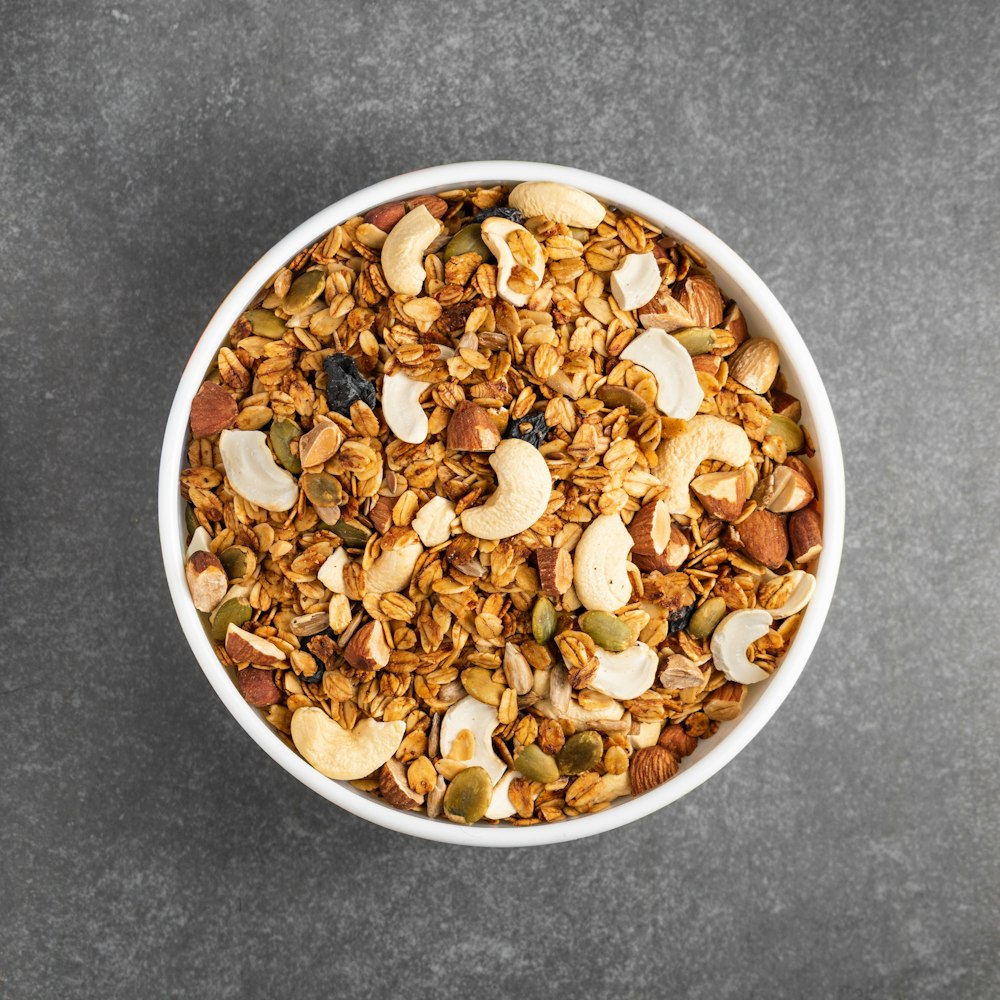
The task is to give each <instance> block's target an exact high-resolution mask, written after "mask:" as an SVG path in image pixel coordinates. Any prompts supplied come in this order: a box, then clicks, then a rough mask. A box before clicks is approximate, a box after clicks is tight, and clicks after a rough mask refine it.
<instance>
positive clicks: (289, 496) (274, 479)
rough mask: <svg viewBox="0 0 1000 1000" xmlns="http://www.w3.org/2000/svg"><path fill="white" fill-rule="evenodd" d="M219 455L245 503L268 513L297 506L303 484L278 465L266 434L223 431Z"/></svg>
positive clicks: (228, 476) (227, 474) (234, 488)
mask: <svg viewBox="0 0 1000 1000" xmlns="http://www.w3.org/2000/svg"><path fill="white" fill-rule="evenodd" d="M219 453H220V454H221V455H222V464H223V465H224V466H225V469H226V478H227V479H228V480H229V485H230V486H231V487H232V488H233V490H234V491H235V492H236V493H238V494H239V495H240V496H241V497H243V499H244V500H247V501H249V502H250V503H252V504H254V505H255V506H257V507H263V508H264V510H274V511H285V510H291V509H292V508H293V507H294V506H295V502H296V501H297V500H298V498H299V485H298V483H297V482H296V481H295V480H294V479H293V478H292V476H290V475H289V474H288V473H287V472H285V470H284V469H281V468H279V467H278V466H277V465H276V464H275V461H274V458H273V457H272V456H271V451H270V449H269V448H268V447H267V438H266V437H265V436H264V434H263V432H262V431H230V430H225V431H223V432H222V434H221V435H220V436H219Z"/></svg>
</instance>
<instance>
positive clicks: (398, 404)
mask: <svg viewBox="0 0 1000 1000" xmlns="http://www.w3.org/2000/svg"><path fill="white" fill-rule="evenodd" d="M428 387H429V386H428V383H427V382H418V381H417V380H416V379H415V378H410V376H409V375H407V374H406V373H405V372H396V373H394V374H392V375H386V376H385V378H384V379H382V416H384V417H385V422H386V423H387V424H388V425H389V430H391V431H392V433H393V434H395V435H396V437H398V438H399V440H400V441H406V442H407V444H423V442H424V441H425V440H426V439H427V427H428V424H427V413H426V412H425V411H424V408H423V407H422V406H421V405H420V394H421V393H422V392H423V391H424V390H425V389H427V388H428Z"/></svg>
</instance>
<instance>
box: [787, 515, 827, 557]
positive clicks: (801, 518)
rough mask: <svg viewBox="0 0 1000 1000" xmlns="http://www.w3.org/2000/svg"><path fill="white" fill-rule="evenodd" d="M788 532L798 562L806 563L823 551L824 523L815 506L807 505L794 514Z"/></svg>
mask: <svg viewBox="0 0 1000 1000" xmlns="http://www.w3.org/2000/svg"><path fill="white" fill-rule="evenodd" d="M788 534H789V537H790V538H791V542H792V555H793V556H794V558H795V561H796V562H797V563H801V564H802V565H805V564H806V563H809V562H812V561H813V559H815V558H816V557H817V556H818V555H819V554H820V552H822V551H823V525H822V521H821V520H820V516H819V511H818V510H816V508H815V507H806V508H804V509H803V510H797V511H796V512H795V513H794V514H792V516H791V518H790V520H789V522H788Z"/></svg>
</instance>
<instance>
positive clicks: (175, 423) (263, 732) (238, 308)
mask: <svg viewBox="0 0 1000 1000" xmlns="http://www.w3.org/2000/svg"><path fill="white" fill-rule="evenodd" d="M518 181H557V182H561V183H564V184H569V185H573V186H575V187H579V188H582V189H584V190H586V191H591V192H593V193H594V194H596V195H598V196H599V197H600V198H601V199H602V200H604V201H606V202H607V203H609V204H620V205H624V206H627V207H628V208H629V209H630V210H632V211H634V212H636V213H638V214H640V215H642V216H643V217H645V218H648V219H649V220H650V221H652V222H654V223H655V224H656V225H658V226H661V227H662V228H664V229H666V230H669V231H670V233H671V234H672V235H674V236H676V237H679V238H680V239H681V240H682V241H683V242H685V243H688V244H690V245H691V246H692V247H694V248H696V249H697V250H698V251H699V252H700V253H703V254H704V255H705V256H706V257H707V258H709V259H710V260H711V262H712V269H713V273H714V274H716V275H717V276H719V277H724V279H725V280H724V281H723V282H722V283H723V284H727V285H729V286H735V287H738V289H739V294H740V295H741V296H742V297H743V299H742V300H741V302H742V301H745V302H751V301H752V302H753V304H754V305H755V307H756V308H757V309H758V310H759V311H760V312H761V313H762V314H763V316H764V317H765V319H766V322H767V324H768V326H769V327H770V330H771V331H772V335H774V336H775V339H776V340H777V341H778V343H779V345H780V347H781V350H782V352H783V355H785V356H787V358H788V359H789V360H790V361H791V367H792V369H793V370H794V372H795V375H796V376H797V378H798V381H799V382H800V383H801V385H802V389H803V399H804V400H805V401H807V405H808V409H809V412H810V418H811V424H810V433H811V435H812V438H813V441H814V444H815V446H816V453H817V455H818V456H819V457H820V465H821V471H822V480H823V493H822V497H823V520H824V525H823V533H824V541H823V551H822V553H821V555H820V557H819V563H818V565H817V567H816V570H815V576H816V590H815V592H814V595H813V598H812V600H811V602H810V604H809V606H808V608H807V609H806V613H805V615H804V616H803V620H802V623H801V625H800V627H799V630H798V633H797V634H796V636H795V640H794V642H793V643H792V645H791V648H790V649H789V651H788V653H787V654H786V655H785V657H784V659H783V661H782V663H781V669H780V670H778V671H777V672H776V673H775V674H774V675H773V676H772V677H771V678H770V679H769V680H768V681H766V682H765V683H766V688H765V689H764V690H763V691H762V692H761V694H760V696H759V698H758V700H757V701H756V702H755V703H754V704H753V705H752V706H750V708H749V709H747V710H746V711H745V712H744V713H743V715H742V716H741V717H740V719H739V720H737V722H736V723H735V724H732V725H733V728H732V729H731V730H730V731H729V732H728V733H727V734H726V736H725V739H724V740H723V739H721V738H720V742H719V743H718V744H716V745H714V746H713V747H712V748H711V749H710V750H709V751H708V752H707V753H706V754H705V756H704V757H702V758H701V759H699V760H697V761H694V762H691V763H689V765H688V766H687V767H684V768H682V769H681V770H680V772H679V773H678V774H677V776H676V777H675V778H673V779H672V780H671V781H669V782H667V783H666V784H663V785H660V786H659V787H657V788H654V789H652V790H651V791H649V792H647V793H646V794H644V795H642V796H639V797H637V798H633V799H628V800H624V801H622V800H619V801H618V802H617V803H615V804H614V805H613V806H612V807H611V808H608V809H605V810H603V811H601V812H598V813H596V814H586V815H583V816H578V817H573V818H572V819H570V820H566V821H563V822H558V823H540V824H537V825H534V826H523V827H515V826H509V825H496V826H489V825H478V824H477V825H474V826H469V827H466V826H459V825H457V824H454V823H450V822H448V821H447V820H443V819H430V818H428V817H427V816H426V815H421V814H417V813H411V812H404V811H402V810H399V809H395V808H394V807H392V806H389V805H386V804H385V803H383V802H382V801H381V800H379V799H376V798H375V797H374V796H371V795H369V794H368V793H364V792H359V791H358V790H357V789H355V788H353V787H351V786H350V785H349V784H347V783H346V782H338V781H333V780H332V779H330V778H327V777H326V776H325V775H322V774H320V773H319V771H317V770H315V769H314V768H313V767H312V766H311V765H310V764H308V763H307V762H306V761H305V760H304V759H303V758H302V757H300V756H299V755H298V754H297V753H295V751H293V750H292V749H291V748H290V747H289V746H288V745H286V743H285V742H284V741H283V740H282V738H281V737H280V736H279V735H278V734H277V733H276V732H275V731H274V730H273V729H272V728H271V727H270V725H269V724H268V723H267V722H265V720H264V718H263V716H262V715H261V714H260V713H259V711H258V710H257V709H255V708H253V707H252V706H250V705H249V704H248V703H247V702H246V701H244V700H243V698H242V696H241V695H240V694H239V692H238V691H237V688H236V685H235V684H233V682H232V680H231V678H230V676H229V674H228V673H227V671H226V669H225V667H223V665H222V664H221V663H220V661H219V660H218V658H217V657H216V655H215V651H214V649H213V648H212V645H211V643H210V642H209V639H208V636H207V634H206V632H205V630H204V626H203V624H202V621H201V619H200V617H199V614H198V612H197V611H196V610H195V608H194V605H193V604H192V602H191V599H190V595H189V593H188V589H187V584H186V581H185V576H184V551H185V548H186V542H185V530H184V519H183V508H182V504H181V501H180V493H179V490H178V488H177V476H178V473H179V471H180V469H181V468H182V467H183V465H184V459H185V449H186V439H187V431H188V427H187V421H188V414H189V412H190V406H191V400H192V398H193V397H194V394H195V393H196V392H197V389H198V387H199V386H200V385H201V382H202V381H203V376H204V373H205V372H206V371H208V369H209V368H210V366H211V364H212V362H213V360H214V358H215V354H216V352H217V351H218V348H219V345H220V344H221V343H222V341H223V339H224V337H225V335H226V333H227V332H228V331H229V329H230V328H231V327H232V325H233V323H235V321H236V319H237V318H238V316H239V314H240V313H241V312H242V311H243V310H244V309H245V308H246V304H247V303H248V302H249V301H250V300H251V298H252V297H253V296H254V295H255V294H256V293H257V292H258V290H259V289H260V288H261V286H263V285H264V283H265V282H266V281H267V280H268V278H270V277H271V276H272V275H273V274H274V273H275V272H276V271H277V270H278V269H279V268H280V267H282V266H283V265H284V264H285V263H287V261H289V260H290V259H291V258H292V257H293V256H294V255H295V254H296V253H297V252H298V251H299V250H301V249H302V247H304V246H307V245H309V244H310V243H313V242H315V241H316V239H318V238H319V237H320V236H321V235H322V234H323V233H325V232H327V231H328V230H329V229H331V228H332V227H333V226H335V225H336V224H338V223H339V222H342V221H343V220H345V219H348V218H351V217H352V216H354V215H358V214H361V213H363V212H365V211H367V210H368V209H369V208H371V207H373V206H375V205H379V204H382V203H383V202H387V201H394V200H399V199H401V198H404V197H407V196H415V195H417V194H421V193H427V192H433V191H444V190H449V189H452V188H456V187H465V186H468V185H471V184H489V183H497V182H505V183H511V182H518ZM158 520H159V531H160V547H161V552H162V556H163V564H164V570H165V573H166V577H167V584H168V587H169V590H170V595H171V598H172V601H173V605H174V611H175V612H176V614H177V618H178V621H179V622H180V625H181V629H182V630H183V632H184V636H185V638H186V639H187V642H188V645H189V646H190V648H191V650H192V652H193V653H194V655H195V658H196V659H197V661H198V663H199V665H200V666H201V669H202V671H203V672H204V674H205V676H206V677H207V679H208V681H209V683H210V684H211V686H212V688H213V689H214V690H215V693H216V694H217V695H218V697H219V699H220V700H221V701H222V703H223V705H225V707H226V708H227V709H228V710H229V712H230V714H231V715H232V716H233V717H234V718H235V719H236V721H237V722H238V723H239V725H240V726H241V727H242V728H243V729H244V730H245V731H246V732H247V734H248V735H249V736H250V737H251V738H252V739H253V740H254V742H255V743H257V744H258V745H259V746H260V747H261V748H262V749H263V750H264V751H265V752H266V753H267V754H268V755H269V756H270V757H271V758H272V759H273V760H274V761H275V762H277V763H278V764H279V765H280V766H281V767H282V768H284V769H285V770H286V771H288V772H289V773H290V774H291V775H292V776H293V777H295V778H297V779H298V780H299V781H301V782H302V783H303V784H304V785H306V786H307V787H308V788H311V789H312V790H313V791H314V792H317V793H318V794H320V795H322V796H323V797H324V798H326V799H328V800H329V801H331V802H334V803H335V804H337V805H338V806H340V807H341V808H343V809H346V810H347V811H348V812H350V813H353V814H354V815H355V816H359V817H361V818H362V819H366V820H369V821H370V822H372V823H375V824H377V825H379V826H382V827H386V828H388V829H390V830H395V831H396V832H398V833H404V834H409V835H411V836H416V837H420V838H423V839H426V840H433V841H438V842H442V843H448V844H462V845H467V846H474V847H508V848H509V847H528V846H537V845H542V844H554V843H562V842H565V841H570V840H576V839H578V838H581V837H587V836H593V835H595V834H599V833H604V832H606V831H608V830H612V829H615V828H617V827H620V826H624V825H626V824H628V823H631V822H634V821H635V820H637V819H640V818H642V817H643V816H647V815H649V814H650V813H652V812H655V811H656V810H658V809H661V808H663V807H664V806H666V805H668V804H669V803H671V802H674V801H676V800H678V799H680V798H682V797H683V796H684V795H686V794H687V793H688V792H690V791H692V790H693V789H694V788H696V787H697V786H698V785H700V784H702V782H704V781H706V780H707V779H708V778H710V777H711V776H712V775H713V774H715V773H716V772H717V771H719V770H721V769H722V768H723V767H725V766H726V764H728V763H729V762H730V761H731V760H732V759H733V758H734V757H736V755H737V754H739V753H740V751H741V750H743V748H744V747H745V746H746V745H747V744H748V743H749V742H750V741H751V740H752V739H753V738H754V737H755V736H756V735H757V734H758V733H759V732H760V730H761V729H762V728H763V727H764V725H765V724H766V723H767V722H768V721H769V720H770V718H771V717H772V716H773V715H774V714H775V712H776V711H777V710H778V708H779V707H780V705H781V703H782V702H783V701H784V700H785V698H786V697H787V696H788V694H789V692H790V691H791V689H792V687H793V686H794V685H795V683H796V681H797V680H798V679H799V677H800V676H801V674H802V671H803V669H804V667H805V664H806V662H807V661H808V659H809V657H810V655H811V654H812V651H813V649H814V647H815V645H816V642H817V640H818V638H819V634H820V631H821V629H822V627H823V623H824V621H825V619H826V616H827V613H828V611H829V608H830V603H831V601H832V599H833V593H834V587H835V584H836V580H837V574H838V571H839V567H840V558H841V551H842V548H843V539H844V520H845V477H844V465H843V455H842V452H841V446H840V437H839V434H838V432H837V425H836V420H835V418H834V415H833V409H832V407H831V405H830V400H829V397H828V396H827V393H826V389H825V387H824V385H823V382H822V379H821V377H820V374H819V371H818V370H817V368H816V365H815V362H814V361H813V359H812V356H811V355H810V353H809V350H808V348H807V347H806V344H805V342H804V340H803V339H802V336H801V334H800V333H799V332H798V330H797V329H796V327H795V324H794V323H793V322H792V320H791V317H790V316H789V315H788V313H787V312H786V311H785V309H784V308H783V307H782V306H781V304H780V303H779V302H778V300H777V298H776V297H775V296H774V294H773V293H772V292H771V291H770V289H769V288H768V287H767V286H766V285H765V283H764V281H763V280H762V279H761V278H760V277H759V276H758V275H757V274H756V273H755V272H754V271H753V270H752V269H751V268H750V266H749V265H748V264H747V263H746V262H745V261H744V260H743V259H742V258H741V257H740V256H739V255H738V254H737V253H736V252H735V251H734V250H732V249H731V248H730V247H729V246H728V245H727V244H726V243H724V242H723V241H722V240H721V239H720V238H719V237H718V236H716V235H714V234H713V233H712V232H710V231H709V230H708V229H706V228H705V227H704V226H702V225H701V224H700V223H698V222H696V221H695V220H694V219H692V218H691V217H690V216H688V215H686V214H685V213H683V212H681V211H680V210H679V209H677V208H674V207H673V206H672V205H669V204H668V203H667V202H664V201H662V200H661V199H659V198H656V197H655V196H653V195H651V194H648V193H647V192H645V191H642V190H640V189H639V188H636V187H633V186H631V185H629V184H625V183H623V182H621V181H616V180H613V179H611V178H609V177H605V176H603V175H601V174H597V173H592V172H589V171H585V170H580V169H577V168H575V167H565V166H560V165H557V164H551V163H537V162H531V161H520V160H478V161H470V162H465V163H449V164H442V165H440V166H435V167H428V168H425V169H422V170H416V171H412V172H409V173H404V174H399V175H397V176H395V177H391V178H388V179H386V180H382V181H379V182H378V183H376V184H372V185H370V186H368V187H365V188H362V189H360V190H358V191H355V192H354V193H352V194H349V195H347V196H346V197H344V198H341V199H339V200H338V201H336V202H334V203H332V204H331V205H328V206H327V207H325V208H323V209H321V210H320V211H319V212H317V213H316V214H315V215H313V216H312V217H311V218H309V219H307V220H306V221H305V222H303V223H302V224H301V225H299V226H297V227H296V228H294V229H293V230H292V231H291V232H289V233H288V234H287V235H286V236H284V237H282V238H281V239H280V240H278V242H277V243H275V245H274V246H273V247H271V249H270V250H268V251H267V252H266V253H264V254H263V255H262V256H261V257H260V259H259V260H258V261H257V262H256V263H255V264H254V265H253V266H252V267H251V268H250V269H249V270H248V271H247V272H246V274H245V275H244V276H243V277H242V278H241V279H240V280H239V281H238V282H237V283H236V285H235V286H234V287H233V289H232V291H230V292H229V294H228V295H227V296H226V297H225V299H224V300H223V301H222V303H221V304H220V305H219V307H218V309H217V310H216V312H215V314H214V315H213V316H212V318H211V319H210V320H209V322H208V324H207V325H206V327H205V330H204V332H203V333H202V335H201V337H200V338H199V340H198V342H197V344H196V345H195V348H194V350H193V351H192V353H191V356H190V358H189V359H188V362H187V364H186V366H185V368H184V372H183V374H182V375H181V378H180V381H179V383H178V386H177V391H176V393H175V395H174V399H173V403H172V405H171V408H170V412H169V415H168V418H167V423H166V427H165V430H164V438H163V446H162V450H161V456H160V468H159V484H158Z"/></svg>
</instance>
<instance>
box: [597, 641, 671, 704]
mask: <svg viewBox="0 0 1000 1000" xmlns="http://www.w3.org/2000/svg"><path fill="white" fill-rule="evenodd" d="M597 662H598V667H597V673H596V674H595V675H594V679H593V680H592V681H591V682H590V687H592V688H593V689H594V690H595V691H600V692H601V694H606V695H608V696H609V697H611V698H617V699H619V700H620V701H627V700H628V699H629V698H638V697H639V695H641V694H642V693H643V692H645V691H648V690H649V688H650V687H651V686H652V684H653V681H654V680H655V679H656V668H657V666H658V665H659V662H660V661H659V657H657V655H656V651H655V650H652V649H650V648H649V646H647V645H646V644H645V643H644V642H637V643H636V644H635V645H634V646H630V647H629V648H628V649H625V650H623V651H622V652H620V653H609V652H608V651H607V650H606V649H601V648H600V647H598V649H597Z"/></svg>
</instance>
